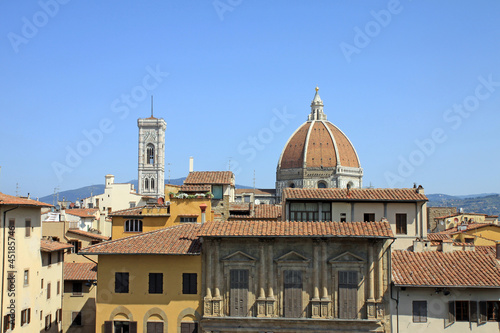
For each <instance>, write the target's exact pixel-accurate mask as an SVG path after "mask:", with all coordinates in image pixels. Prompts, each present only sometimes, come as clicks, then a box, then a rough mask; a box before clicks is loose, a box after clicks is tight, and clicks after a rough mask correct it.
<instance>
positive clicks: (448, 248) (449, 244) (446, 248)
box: [441, 239, 453, 253]
mask: <svg viewBox="0 0 500 333" xmlns="http://www.w3.org/2000/svg"><path fill="white" fill-rule="evenodd" d="M441 251H442V252H443V253H450V252H453V241H452V240H451V239H444V240H443V242H442V244H441Z"/></svg>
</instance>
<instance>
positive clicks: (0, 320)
mask: <svg viewBox="0 0 500 333" xmlns="http://www.w3.org/2000/svg"><path fill="white" fill-rule="evenodd" d="M18 208H19V206H16V207H14V208H11V209H7V210H6V211H4V212H3V235H2V237H3V249H2V251H3V252H2V290H1V293H2V299H1V301H0V314H1V315H0V328H1V327H3V326H4V323H3V317H4V316H3V295H4V285H5V244H6V243H7V242H6V241H5V229H6V228H7V223H6V222H5V219H6V218H7V212H10V211H11V210H14V209H18Z"/></svg>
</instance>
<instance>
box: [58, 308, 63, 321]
mask: <svg viewBox="0 0 500 333" xmlns="http://www.w3.org/2000/svg"><path fill="white" fill-rule="evenodd" d="M57 316H58V317H57V322H58V323H60V322H61V321H62V309H58V310H57Z"/></svg>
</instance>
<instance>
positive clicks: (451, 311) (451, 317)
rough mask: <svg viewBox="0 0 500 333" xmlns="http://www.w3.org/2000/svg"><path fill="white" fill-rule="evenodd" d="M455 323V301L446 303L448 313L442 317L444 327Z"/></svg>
mask: <svg viewBox="0 0 500 333" xmlns="http://www.w3.org/2000/svg"><path fill="white" fill-rule="evenodd" d="M453 323H455V301H450V302H449V303H448V315H447V316H446V317H445V318H444V327H448V326H450V325H452V324H453Z"/></svg>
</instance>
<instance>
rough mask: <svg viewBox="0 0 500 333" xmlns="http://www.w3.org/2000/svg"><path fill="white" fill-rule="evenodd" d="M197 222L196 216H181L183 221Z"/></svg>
mask: <svg viewBox="0 0 500 333" xmlns="http://www.w3.org/2000/svg"><path fill="white" fill-rule="evenodd" d="M187 222H196V217H181V223H187Z"/></svg>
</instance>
